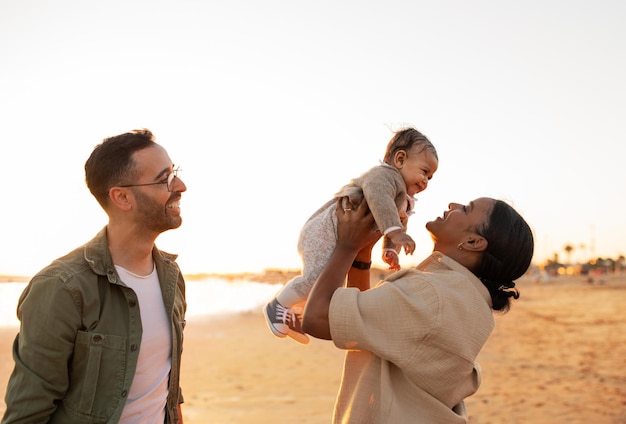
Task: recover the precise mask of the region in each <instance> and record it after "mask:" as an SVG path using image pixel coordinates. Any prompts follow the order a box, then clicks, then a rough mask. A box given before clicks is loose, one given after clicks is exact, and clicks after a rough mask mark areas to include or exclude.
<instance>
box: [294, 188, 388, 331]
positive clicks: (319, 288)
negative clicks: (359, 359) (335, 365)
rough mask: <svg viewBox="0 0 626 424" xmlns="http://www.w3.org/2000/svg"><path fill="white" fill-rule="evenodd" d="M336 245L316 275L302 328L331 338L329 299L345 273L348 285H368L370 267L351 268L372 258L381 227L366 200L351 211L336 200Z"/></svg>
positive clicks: (340, 283) (341, 283)
mask: <svg viewBox="0 0 626 424" xmlns="http://www.w3.org/2000/svg"><path fill="white" fill-rule="evenodd" d="M336 214H337V245H336V247H335V250H334V251H333V254H332V255H331V257H330V259H329V261H328V263H327V264H326V266H325V267H324V270H323V271H322V273H321V274H320V276H319V277H318V278H317V280H316V282H315V284H314V286H313V289H312V290H311V293H310V294H309V298H308V300H307V302H306V307H305V310H304V316H303V321H302V329H303V330H304V331H305V332H306V333H308V334H310V335H311V336H313V337H317V338H320V339H326V340H330V339H331V335H330V325H329V317H328V313H329V310H330V300H331V298H332V296H333V294H334V293H335V290H337V289H338V288H339V287H342V286H343V283H344V281H345V277H346V274H348V273H349V272H350V274H349V275H348V285H349V286H353V287H359V288H360V289H363V288H364V287H365V286H366V285H365V282H366V281H367V287H369V270H367V271H364V270H356V269H354V270H351V267H352V262H353V261H354V260H355V259H358V260H359V261H361V262H369V261H370V260H371V250H372V247H373V246H374V244H376V241H378V239H379V238H380V236H381V234H380V231H372V228H373V225H374V218H373V217H372V215H371V214H370V213H369V209H368V207H367V204H366V203H365V201H363V202H362V203H361V204H360V205H359V207H358V208H357V209H355V210H352V211H344V210H343V208H341V200H338V201H337V212H336Z"/></svg>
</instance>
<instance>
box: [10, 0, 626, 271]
mask: <svg viewBox="0 0 626 424" xmlns="http://www.w3.org/2000/svg"><path fill="white" fill-rule="evenodd" d="M624 22H626V2H623V1H621V0H599V1H594V2H589V1H571V0H529V1H524V2H519V1H508V0H479V1H472V2H468V1H464V0H443V1H421V0H413V1H408V0H407V1H399V0H386V1H384V2H383V1H352V0H348V1H329V0H319V1H302V0H269V1H263V2H259V1H256V0H212V1H200V0H197V1H191V0H180V1H147V0H146V1H126V0H124V1H119V0H109V1H106V2H87V1H79V0H73V1H70V0H59V1H55V2H50V1H43V0H0V61H1V66H0V157H1V158H2V159H3V160H4V163H5V166H6V167H7V168H5V169H4V172H3V175H5V178H6V181H5V183H4V187H3V188H4V190H3V195H4V198H5V200H4V202H5V203H4V204H5V206H4V207H3V208H0V274H14V275H15V274H17V275H32V274H33V273H35V272H37V271H38V270H39V269H40V268H42V267H43V266H45V265H47V264H48V263H49V262H50V261H52V260H53V259H55V258H57V257H59V256H62V255H64V254H65V253H67V252H69V251H70V250H72V249H74V248H75V247H78V246H80V245H82V244H83V243H85V242H87V241H88V240H90V239H91V238H92V237H93V236H94V235H95V234H96V233H97V232H98V231H99V230H100V229H101V228H102V227H103V226H104V225H106V215H105V214H104V212H103V211H102V209H101V208H100V207H99V205H98V204H97V202H96V201H95V199H94V198H93V197H92V196H91V194H90V193H89V191H88V190H87V188H86V186H85V183H84V168H83V167H84V163H85V160H86V159H87V157H88V156H89V154H90V153H91V151H92V149H93V147H94V146H95V145H96V144H98V143H99V142H100V141H101V140H102V139H103V138H106V137H109V136H112V135H117V134H120V133H123V132H126V131H129V130H132V129H135V128H148V129H150V130H151V131H152V132H153V133H154V134H155V136H156V139H157V142H158V143H160V144H161V145H163V146H164V147H165V148H166V149H167V151H168V152H169V154H170V157H171V158H172V161H173V162H174V163H175V164H176V165H180V166H181V167H182V169H183V173H182V174H181V177H182V179H183V181H184V182H185V184H186V185H187V188H188V190H187V192H186V193H183V197H182V203H181V208H182V216H183V225H182V226H181V227H180V228H179V229H177V230H174V231H169V232H166V233H164V234H162V235H161V236H160V237H159V238H158V239H157V246H158V247H159V248H161V249H163V250H166V251H169V252H172V253H178V254H179V260H178V262H179V264H180V266H181V268H182V269H183V272H185V273H203V272H209V273H212V272H217V273H229V272H245V271H249V272H256V271H261V270H264V269H268V268H291V269H293V268H298V267H300V265H301V262H300V258H299V256H298V253H297V249H296V244H297V238H298V233H299V231H300V228H301V226H302V224H303V223H304V222H305V221H306V219H307V218H308V217H309V216H310V215H311V213H313V212H314V211H315V210H316V209H317V208H318V207H319V206H320V205H321V204H323V203H324V202H326V201H327V200H329V199H330V198H331V197H332V195H333V194H334V193H335V192H336V191H337V190H338V189H339V188H340V187H341V186H343V185H344V184H345V183H347V182H348V181H349V180H350V179H351V178H353V177H356V176H358V175H360V174H361V173H362V172H364V171H366V170H367V169H369V168H371V167H372V166H375V165H377V164H378V163H379V160H380V159H382V156H383V154H384V150H385V147H386V145H387V142H388V141H389V139H390V138H391V135H392V132H393V131H395V130H397V129H399V128H401V127H403V126H407V125H411V126H414V127H416V128H417V129H419V130H420V131H421V132H423V133H424V134H425V135H426V136H428V137H429V139H430V140H431V141H432V142H433V143H434V145H435V146H436V148H437V150H438V153H439V159H440V163H439V170H438V171H437V173H436V174H435V176H434V178H433V179H432V181H431V183H430V185H429V187H428V189H427V190H426V191H424V192H422V193H419V194H418V195H417V196H416V197H417V199H418V201H417V204H416V209H415V215H413V216H412V217H411V219H410V221H409V227H408V232H409V234H410V235H411V236H412V237H413V238H414V239H415V241H416V243H417V248H416V251H415V253H414V255H413V256H404V255H402V256H401V264H402V265H403V266H409V265H412V264H416V263H419V262H420V261H421V260H422V259H423V258H424V257H426V256H427V255H428V254H429V253H430V251H431V250H432V241H431V239H430V236H429V235H428V233H427V232H426V230H425V228H424V225H425V223H426V222H427V221H430V220H432V219H434V218H436V217H437V216H441V215H442V213H443V211H444V210H446V209H447V206H448V204H449V203H450V202H458V203H466V202H468V201H470V200H472V199H475V198H477V197H482V196H489V197H495V198H499V199H503V200H506V201H507V202H509V203H510V204H512V205H513V206H514V207H515V208H516V209H517V210H518V211H519V212H520V213H521V214H522V215H523V216H524V218H525V219H526V220H527V221H528V222H529V224H530V225H531V227H532V228H533V231H534V234H535V240H536V248H535V257H534V261H535V263H542V262H544V261H545V259H546V258H552V257H553V256H554V254H558V255H559V258H561V259H562V260H565V259H566V258H567V257H566V254H565V251H564V249H563V247H564V246H565V245H566V244H571V245H572V246H573V247H574V251H573V252H572V255H571V258H570V259H571V260H572V261H576V260H579V259H583V258H585V257H589V256H593V257H612V258H617V256H619V255H623V254H626V241H625V238H624V235H625V234H626V221H625V219H624V209H625V206H626V196H624V185H625V184H624V183H626V171H625V170H624V160H626V147H625V146H626V143H625V141H626V140H625V136H624V123H625V120H624V118H625V117H626V78H624V75H626V53H625V49H624V48H625V44H626V26H625V25H624ZM375 249H377V248H375ZM374 256H375V257H378V256H379V255H378V254H376V252H375V254H374ZM374 262H375V264H382V262H381V261H380V260H379V259H375V261H374Z"/></svg>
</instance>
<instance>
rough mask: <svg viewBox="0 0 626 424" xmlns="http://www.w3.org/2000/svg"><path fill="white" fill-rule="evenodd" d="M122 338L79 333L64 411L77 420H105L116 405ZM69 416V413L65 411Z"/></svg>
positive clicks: (120, 382)
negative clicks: (75, 416) (84, 417)
mask: <svg viewBox="0 0 626 424" xmlns="http://www.w3.org/2000/svg"><path fill="white" fill-rule="evenodd" d="M126 344H127V342H126V338H125V337H120V336H115V335H108V334H102V333H90V332H86V331H79V332H78V333H77V334H76V343H75V347H74V356H73V358H72V365H71V367H70V369H71V370H72V373H71V375H70V384H69V391H68V393H67V396H66V398H65V402H64V403H65V407H66V408H67V409H68V410H73V411H74V412H75V413H76V414H77V415H79V416H89V417H93V418H97V419H106V418H107V417H109V416H110V415H111V414H112V413H113V412H114V411H115V409H116V408H117V406H118V403H119V402H120V401H124V402H125V401H126V398H125V397H123V396H122V395H121V393H122V390H123V384H124V376H125V372H126V367H127V363H126ZM68 412H69V411H68Z"/></svg>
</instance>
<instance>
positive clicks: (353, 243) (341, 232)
mask: <svg viewBox="0 0 626 424" xmlns="http://www.w3.org/2000/svg"><path fill="white" fill-rule="evenodd" d="M336 214H337V246H340V247H342V248H347V249H352V250H354V251H355V252H358V254H359V256H358V257H357V259H358V260H361V261H363V262H365V260H364V257H363V253H367V252H369V255H368V256H369V257H370V258H371V251H372V248H373V247H374V245H375V244H376V242H377V241H378V240H379V239H380V237H381V233H380V231H378V230H373V228H374V217H373V216H372V214H371V213H370V210H369V207H368V206H367V203H366V202H365V200H363V201H362V202H361V204H360V205H359V206H358V207H357V208H356V209H346V210H344V209H343V208H342V207H341V199H339V200H337V211H336Z"/></svg>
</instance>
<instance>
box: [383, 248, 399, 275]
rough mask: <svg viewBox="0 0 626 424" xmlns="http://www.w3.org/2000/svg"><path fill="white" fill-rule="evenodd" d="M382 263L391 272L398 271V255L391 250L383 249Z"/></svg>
mask: <svg viewBox="0 0 626 424" xmlns="http://www.w3.org/2000/svg"><path fill="white" fill-rule="evenodd" d="M383 261H384V262H385V263H386V264H387V265H389V269H390V270H392V271H400V258H398V253H396V251H395V250H393V249H385V251H384V252H383Z"/></svg>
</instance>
